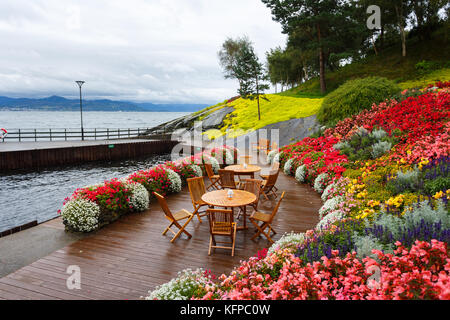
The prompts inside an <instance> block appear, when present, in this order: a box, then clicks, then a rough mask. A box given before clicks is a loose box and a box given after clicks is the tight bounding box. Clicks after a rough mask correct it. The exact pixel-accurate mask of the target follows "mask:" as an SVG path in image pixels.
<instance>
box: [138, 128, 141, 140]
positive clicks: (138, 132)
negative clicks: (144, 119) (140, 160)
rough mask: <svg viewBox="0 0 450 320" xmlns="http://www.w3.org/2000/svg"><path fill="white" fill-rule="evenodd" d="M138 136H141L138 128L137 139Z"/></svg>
mask: <svg viewBox="0 0 450 320" xmlns="http://www.w3.org/2000/svg"><path fill="white" fill-rule="evenodd" d="M140 135H141V134H140V133H139V128H138V134H137V136H138V138H139V136H140Z"/></svg>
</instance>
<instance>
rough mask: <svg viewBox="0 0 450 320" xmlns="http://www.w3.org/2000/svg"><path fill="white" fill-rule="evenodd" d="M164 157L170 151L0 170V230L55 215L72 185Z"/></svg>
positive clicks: (118, 173) (119, 173)
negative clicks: (34, 169)
mask: <svg viewBox="0 0 450 320" xmlns="http://www.w3.org/2000/svg"><path fill="white" fill-rule="evenodd" d="M167 160H170V154H167V155H160V156H151V157H146V158H140V159H134V160H128V161H114V162H105V163H96V164H95V165H92V164H89V165H82V166H71V167H64V168H53V169H49V170H43V171H39V172H22V173H17V174H13V175H12V174H8V175H2V174H0V232H1V231H5V230H9V229H11V228H13V227H16V226H19V225H22V224H25V223H28V222H31V221H33V220H38V222H43V221H46V220H49V219H51V218H54V217H56V216H58V213H57V211H58V209H60V208H61V207H62V203H63V201H64V199H65V198H66V197H68V196H70V195H71V194H72V193H73V191H75V189H76V188H79V187H84V186H86V185H91V184H95V183H99V182H102V181H104V180H107V179H111V178H121V177H123V176H126V175H129V174H130V173H133V172H134V171H138V170H142V169H146V168H150V167H152V166H154V165H157V164H160V163H164V162H165V161H167Z"/></svg>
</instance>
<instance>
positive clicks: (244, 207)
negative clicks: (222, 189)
mask: <svg viewBox="0 0 450 320" xmlns="http://www.w3.org/2000/svg"><path fill="white" fill-rule="evenodd" d="M241 209H242V215H243V216H244V225H243V226H240V227H238V228H237V229H238V230H247V229H248V228H247V206H242V207H241Z"/></svg>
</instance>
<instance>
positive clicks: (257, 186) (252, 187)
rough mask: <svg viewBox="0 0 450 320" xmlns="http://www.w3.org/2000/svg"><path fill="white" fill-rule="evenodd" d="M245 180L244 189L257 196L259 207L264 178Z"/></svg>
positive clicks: (256, 204) (256, 203)
mask: <svg viewBox="0 0 450 320" xmlns="http://www.w3.org/2000/svg"><path fill="white" fill-rule="evenodd" d="M243 182H244V191H247V192H250V193H253V194H254V195H255V196H256V201H255V203H254V204H255V208H257V207H258V202H259V196H260V193H261V184H262V180H258V179H245V180H243Z"/></svg>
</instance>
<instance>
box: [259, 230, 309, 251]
mask: <svg viewBox="0 0 450 320" xmlns="http://www.w3.org/2000/svg"><path fill="white" fill-rule="evenodd" d="M304 240H305V234H304V233H294V232H291V233H286V234H284V235H283V236H282V237H281V238H280V239H279V240H278V241H276V242H274V243H273V244H272V246H271V247H270V248H269V250H268V251H267V255H270V254H272V253H274V252H275V251H277V250H285V249H288V250H290V251H292V252H293V251H295V250H296V249H297V246H298V245H300V244H302V243H303V241H304Z"/></svg>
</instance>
